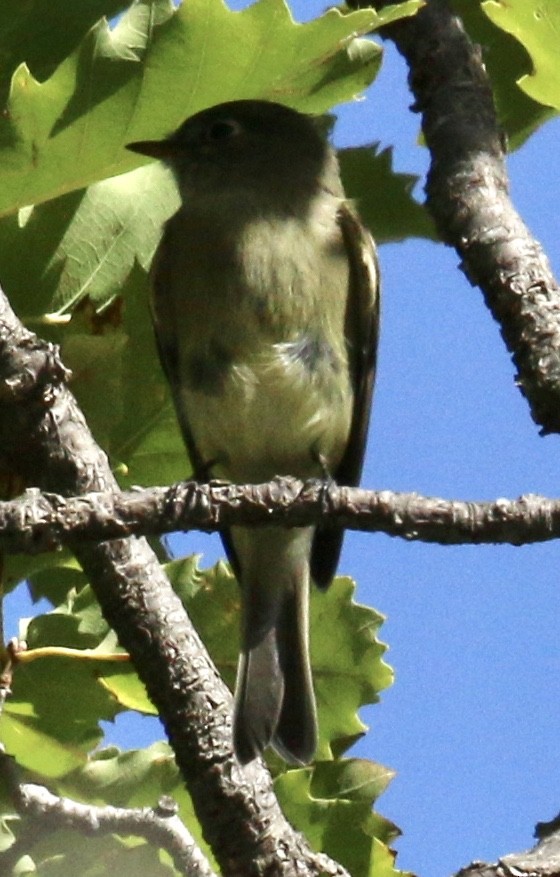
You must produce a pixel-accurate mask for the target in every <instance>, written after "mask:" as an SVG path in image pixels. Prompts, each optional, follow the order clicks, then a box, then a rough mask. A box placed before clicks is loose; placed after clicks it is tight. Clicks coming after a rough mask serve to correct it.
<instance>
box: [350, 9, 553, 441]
mask: <svg viewBox="0 0 560 877" xmlns="http://www.w3.org/2000/svg"><path fill="white" fill-rule="evenodd" d="M350 5H351V6H353V7H356V6H368V5H374V6H382V5H385V3H379V2H377V3H371V2H367V0H350ZM384 35H386V36H388V37H390V38H391V39H393V40H394V42H395V44H396V46H397V48H398V50H399V51H400V52H401V54H402V55H403V56H404V58H405V59H406V61H407V63H408V65H409V69H410V73H409V84H410V87H411V89H412V91H413V93H414V96H415V99H416V102H415V107H414V109H416V111H418V112H420V113H421V114H422V131H423V133H424V137H425V139H426V144H427V146H428V148H429V150H430V155H431V159H432V161H431V167H430V171H429V174H428V179H427V184H426V194H427V206H428V208H429V210H430V212H431V213H432V215H433V217H434V219H435V222H436V225H437V228H438V230H439V233H440V235H441V237H442V239H443V240H444V241H445V242H446V243H448V244H450V245H451V246H453V247H455V249H456V250H457V252H458V253H459V255H460V256H461V259H462V268H463V271H464V272H465V274H466V276H467V277H468V279H469V280H470V282H471V283H472V284H473V285H478V286H479V287H480V289H481V290H482V292H483V294H484V298H485V301H486V304H487V306H488V308H489V309H490V311H491V313H492V315H493V317H494V318H495V319H496V320H497V322H498V323H499V326H500V329H501V333H502V336H503V338H504V340H505V342H506V345H507V348H508V350H509V352H510V353H511V355H512V359H513V362H514V364H515V366H516V368H517V370H518V375H517V382H518V384H519V387H520V389H521V391H522V393H523V394H524V395H525V397H526V398H527V401H528V402H529V406H530V409H531V415H532V417H533V420H534V421H535V422H536V423H537V424H539V425H540V426H541V427H542V430H541V431H542V433H550V432H558V431H560V289H559V287H558V284H557V282H556V280H555V279H554V277H553V275H552V271H551V268H550V264H549V262H548V259H547V258H546V256H545V254H544V253H543V250H542V248H541V246H540V244H539V243H538V241H536V240H535V238H534V237H533V236H532V235H531V233H530V231H529V230H528V229H527V227H526V226H525V225H524V223H523V222H522V220H521V218H520V216H519V215H518V213H517V211H516V210H515V208H514V206H513V204H512V202H511V200H510V198H509V194H508V179H507V173H506V168H505V162H504V149H503V136H502V133H501V131H500V129H499V126H498V122H497V118H496V113H495V110H494V104H493V98H492V90H491V85H490V81H489V79H488V76H487V73H486V70H485V67H484V64H483V61H482V55H481V51H480V47H478V46H475V45H473V43H471V41H470V40H469V38H468V36H467V34H466V33H465V31H464V28H463V25H462V23H461V21H460V19H459V18H458V17H457V16H456V15H454V14H453V12H452V11H451V9H450V8H449V5H448V3H447V2H445V0H428V2H427V5H426V6H425V7H424V8H423V9H421V10H420V11H419V12H418V14H417V15H415V16H413V17H412V18H408V19H403V20H402V21H398V22H395V23H394V24H392V25H389V26H388V27H386V28H385V29H384Z"/></svg>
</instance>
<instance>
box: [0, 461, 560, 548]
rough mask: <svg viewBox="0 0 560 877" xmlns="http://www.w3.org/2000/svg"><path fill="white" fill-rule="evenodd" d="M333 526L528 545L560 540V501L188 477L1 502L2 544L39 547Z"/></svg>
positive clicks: (425, 538)
mask: <svg viewBox="0 0 560 877" xmlns="http://www.w3.org/2000/svg"><path fill="white" fill-rule="evenodd" d="M320 522H321V523H323V524H325V523H329V524H334V525H336V526H339V527H344V528H345V529H348V530H361V531H367V532H382V533H386V534H387V535H389V536H400V537H402V538H404V539H407V540H410V541H413V540H414V541H421V542H436V543H439V544H440V545H471V544H488V543H491V544H504V543H505V544H509V545H522V544H523V545H525V544H529V543H533V542H546V541H549V540H551V539H558V538H559V537H560V500H556V499H547V498H546V497H543V496H536V495H533V494H528V495H526V496H522V497H520V498H519V499H517V500H508V499H498V500H496V501H494V502H469V501H459V500H445V499H439V498H437V497H425V496H419V495H418V494H416V493H393V492H392V491H389V490H383V491H373V490H363V489H361V488H357V487H338V486H337V485H336V484H324V483H321V482H318V481H307V482H302V481H298V480H297V479H295V478H276V479H274V480H273V481H271V482H269V483H267V484H253V485H251V484H249V485H235V484H221V483H217V482H213V483H210V484H198V483H197V482H194V481H187V482H181V483H179V484H175V485H172V486H171V487H152V488H147V489H145V490H133V491H128V492H123V493H111V492H107V493H89V494H86V495H84V496H78V497H71V498H65V497H63V496H59V495H57V494H44V493H40V492H39V491H37V490H36V489H31V490H28V491H26V492H25V494H24V495H23V496H22V497H21V498H19V499H17V500H14V501H12V502H3V503H0V547H1V548H3V549H4V550H9V551H11V552H16V551H23V552H29V553H36V552H40V551H49V550H52V549H54V548H57V547H59V546H61V545H65V544H66V545H70V547H72V545H74V544H76V543H80V542H82V543H83V542H91V541H101V540H106V539H115V538H117V537H124V536H131V535H136V536H138V535H144V536H148V535H152V536H154V535H160V534H162V533H170V532H173V531H175V530H189V529H193V528H196V529H200V530H208V531H211V530H219V529H220V528H222V527H226V526H227V527H231V526H234V525H241V524H244V525H246V524H250V525H254V526H259V525H260V526H265V525H270V524H272V523H274V524H280V525H282V526H286V527H306V526H309V525H310V524H317V523H320Z"/></svg>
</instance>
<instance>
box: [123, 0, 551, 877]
mask: <svg viewBox="0 0 560 877" xmlns="http://www.w3.org/2000/svg"><path fill="white" fill-rule="evenodd" d="M230 5H231V6H235V8H240V7H241V6H246V5H248V4H247V2H237V3H230ZM291 5H292V9H293V10H294V14H295V17H296V19H298V20H303V19H304V18H308V17H311V16H313V15H316V14H318V13H319V12H321V11H322V9H323V7H324V3H323V2H316V0H295V2H292V4H291ZM410 103H411V97H410V95H409V93H408V90H407V87H406V68H405V66H404V64H403V62H402V61H401V60H400V59H399V58H398V56H397V54H396V52H395V51H394V50H393V49H392V46H391V45H390V44H387V46H386V57H385V61H384V65H383V69H382V72H381V73H380V75H379V77H378V79H377V80H376V82H375V83H374V85H373V87H372V88H371V89H370V90H369V92H368V94H367V96H366V98H365V100H364V101H362V102H357V103H354V104H352V105H350V106H346V107H343V108H341V109H340V115H339V123H338V125H337V127H336V130H335V142H336V143H337V145H350V144H352V145H357V144H361V143H367V142H371V141H380V142H381V144H382V146H388V145H393V146H394V148H395V164H396V166H397V169H398V170H400V171H403V172H412V173H417V174H420V175H422V174H424V173H425V171H426V168H427V163H428V155H427V152H426V150H424V149H422V148H421V147H419V146H417V135H418V117H417V116H415V115H413V114H411V113H410V112H409V110H408V107H409V105H410ZM559 139H560V122H559V121H558V120H554V121H552V122H549V123H547V125H546V126H545V127H544V128H543V129H541V130H540V131H539V132H538V133H537V134H536V135H534V136H533V137H532V138H531V139H530V140H529V142H528V143H527V144H526V145H525V146H524V147H523V148H522V149H521V150H520V151H519V152H518V153H516V154H515V155H513V156H511V158H510V161H509V168H510V177H511V188H512V194H513V198H514V201H515V203H516V205H517V207H518V209H519V210H520V212H521V214H522V216H523V217H524V219H525V221H526V222H527V223H528V225H529V226H530V227H531V229H532V230H533V232H534V233H535V235H536V237H537V238H538V239H539V240H540V241H541V242H542V243H543V245H544V247H545V249H546V251H547V252H548V253H549V255H550V256H552V257H554V256H555V253H556V251H557V244H558V221H557V202H558V194H559V191H558V190H559V184H558V176H557V172H556V164H557V153H558V143H559ZM418 195H419V197H421V186H419V188H418ZM382 197H383V196H382V193H380V198H382ZM380 258H381V266H382V271H383V293H384V298H383V314H382V337H381V349H380V364H379V372H378V381H377V388H376V396H375V402H374V417H373V424H372V429H371V434H370V439H369V448H368V457H367V465H366V469H365V473H364V477H363V484H364V485H365V486H367V487H371V488H375V489H382V488H387V489H393V490H406V491H408V490H415V491H418V492H420V493H425V494H430V495H439V496H443V497H447V498H460V499H494V498H497V497H500V496H505V497H516V496H518V495H519V494H521V493H524V492H525V493H526V492H533V493H539V492H540V493H544V494H546V495H549V496H555V495H557V494H558V493H559V487H558V481H559V478H558V474H557V468H558V467H557V457H558V450H559V447H558V443H559V439H558V437H556V436H549V437H547V438H544V439H543V438H540V437H539V435H538V430H537V428H536V427H535V425H534V424H533V423H532V421H531V418H530V415H529V410H528V406H527V405H526V403H525V402H524V400H523V398H522V396H521V394H520V393H519V391H518V390H517V388H516V387H515V385H514V370H513V366H512V365H511V362H510V360H509V357H508V354H507V351H506V350H505V347H504V344H503V342H502V341H501V338H500V335H499V331H498V328H497V326H496V325H495V324H494V323H493V321H492V318H491V316H490V314H489V312H488V311H487V310H486V308H485V306H484V303H483V300H482V295H481V293H480V292H479V291H478V290H477V289H473V288H471V287H470V285H469V284H468V283H467V281H466V280H465V279H464V277H463V275H462V274H461V273H460V271H459V270H458V269H457V264H458V257H457V255H456V254H455V253H454V252H453V251H452V250H450V249H449V248H445V247H443V245H437V244H432V243H429V242H423V241H416V240H413V241H407V242H405V243H402V244H395V245H386V246H383V247H382V248H381V251H380ZM552 261H553V266H554V268H555V269H556V271H557V272H558V270H560V265H559V264H558V258H556V264H554V258H553V259H552ZM201 539H202V541H201ZM180 544H181V548H182V551H183V552H187V551H193V550H206V548H207V546H208V547H209V551H208V553H207V560H208V562H209V563H210V562H212V561H213V560H214V559H215V558H216V557H217V556H218V555H219V546H218V542H217V539H209V538H208V537H200V538H198V537H196V536H192V535H191V536H189V537H188V539H184V540H183V539H182V540H181V543H180ZM174 545H175V546H176V545H177V540H176V541H175V542H174ZM558 566H559V549H558V546H556V545H554V544H549V545H541V546H531V547H525V548H509V547H499V548H496V547H489V546H484V547H438V546H433V545H432V546H430V545H421V544H408V543H406V542H404V541H402V540H397V539H390V538H388V537H386V536H383V535H378V536H374V537H371V536H367V535H365V534H349V535H348V537H347V540H346V547H345V551H344V555H343V559H342V563H341V566H340V569H341V572H344V573H349V574H351V575H353V576H354V577H355V578H356V580H357V582H358V599H359V601H360V602H363V603H366V604H369V605H372V606H375V607H376V608H377V609H378V610H379V611H381V612H382V613H384V614H385V615H387V622H386V624H385V625H384V627H383V628H382V634H381V635H382V638H383V639H384V640H385V642H387V643H388V644H389V646H390V651H389V653H388V660H389V662H390V663H391V664H392V665H393V666H394V668H395V670H396V682H395V685H394V687H393V688H392V689H391V690H389V691H387V692H386V693H385V694H384V695H383V698H382V701H381V704H379V705H376V706H375V707H372V708H370V709H368V710H365V711H364V719H365V720H366V721H367V722H368V724H369V725H370V732H369V733H368V735H367V736H366V737H365V739H364V740H363V741H362V742H361V743H360V744H359V745H358V746H357V747H356V749H355V750H354V751H355V754H358V755H362V756H367V757H369V758H373V759H375V760H377V761H380V762H382V763H384V764H387V765H389V766H390V767H392V768H393V769H395V770H396V771H397V777H396V779H395V780H394V781H393V783H392V785H391V787H390V788H389V790H388V791H387V792H386V793H385V794H384V795H383V796H382V798H381V799H380V800H379V802H378V809H379V811H380V812H382V813H383V814H384V815H386V816H387V817H389V818H390V819H392V820H393V821H394V822H396V823H397V824H398V825H399V826H400V827H401V829H402V831H403V833H404V835H403V837H402V838H401V839H400V840H399V842H398V843H397V849H398V851H399V857H398V859H397V864H398V865H399V866H400V867H401V868H403V869H410V870H412V871H414V872H416V873H417V874H419V875H422V877H444V875H446V874H450V873H452V872H455V871H457V870H458V869H459V868H460V867H462V866H465V865H467V864H468V863H469V862H470V861H471V860H473V859H482V860H488V861H493V860H495V859H497V858H498V857H499V856H501V855H504V854H506V853H508V852H512V851H515V850H520V849H524V848H526V847H528V846H530V845H531V843H532V838H531V833H532V828H533V825H534V824H535V823H536V822H537V821H539V820H547V819H550V818H552V816H554V815H555V813H556V812H557V810H558V809H559V806H560V796H559V794H558V792H559V784H558V779H557V778H558V776H560V752H559V749H558V746H557V738H558V719H559V707H558V704H559V703H560V649H559V646H558V633H557V627H558V622H557V619H558V617H559V615H560V588H559V587H558V582H557V568H558ZM108 734H109V737H110V739H111V740H114V741H115V742H118V743H119V744H120V745H123V746H134V745H145V744H146V742H148V737H149V738H150V739H152V735H155V736H156V737H159V736H160V735H161V731H160V728H159V726H156V725H155V724H154V723H152V722H149V721H145V722H140V723H139V722H136V723H134V724H131V723H130V722H129V721H128V720H124V721H122V720H120V721H119V722H118V723H117V725H116V726H115V727H114V728H113V727H112V726H109V727H108Z"/></svg>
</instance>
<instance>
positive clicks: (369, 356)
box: [311, 202, 379, 588]
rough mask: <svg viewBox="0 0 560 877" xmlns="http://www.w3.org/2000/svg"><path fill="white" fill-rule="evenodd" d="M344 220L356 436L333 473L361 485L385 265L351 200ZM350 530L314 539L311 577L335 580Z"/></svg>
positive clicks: (323, 583) (321, 530) (324, 583)
mask: <svg viewBox="0 0 560 877" xmlns="http://www.w3.org/2000/svg"><path fill="white" fill-rule="evenodd" d="M338 222H339V225H340V229H341V232H342V237H343V239H344V244H345V246H346V252H347V254H348V262H349V266H350V279H349V292H348V306H347V312H346V337H347V338H348V339H349V362H350V369H351V374H352V382H353V388H354V408H353V413H352V424H351V427H350V435H349V438H348V443H347V445H346V450H345V452H344V455H343V457H342V459H341V461H340V463H339V465H338V466H337V469H336V471H335V472H332V473H331V474H332V476H333V478H334V480H335V481H336V482H337V484H343V485H349V486H355V485H357V484H358V483H359V480H360V476H361V473H362V466H363V461H364V453H365V446H366V440H367V433H368V426H369V419H370V412H371V400H372V394H373V384H374V380H375V367H376V361H377V339H378V335H379V268H378V262H377V253H376V249H375V244H374V242H373V238H372V237H371V235H370V233H369V232H368V231H367V229H365V228H364V226H363V225H362V223H361V222H360V219H359V217H358V216H357V214H356V213H355V212H354V210H353V209H352V206H351V205H350V204H349V203H347V202H345V203H344V204H343V205H342V207H341V208H340V210H339V214H338ZM343 538H344V531H343V530H341V529H339V528H335V527H318V528H317V530H316V533H315V538H314V540H313V549H312V554H311V575H312V577H313V579H314V581H315V583H316V584H317V585H318V586H319V587H320V588H326V587H328V585H329V584H330V583H331V581H332V579H333V577H334V575H335V573H336V567H337V565H338V559H339V555H340V550H341V548H342V540H343Z"/></svg>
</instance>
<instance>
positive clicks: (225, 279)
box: [127, 100, 379, 765]
mask: <svg viewBox="0 0 560 877" xmlns="http://www.w3.org/2000/svg"><path fill="white" fill-rule="evenodd" d="M127 148H128V149H130V150H132V151H134V152H136V153H140V154H142V155H144V156H150V157H152V158H156V159H160V160H163V161H164V162H165V163H166V164H167V165H168V166H169V167H170V169H171V171H172V172H173V175H174V178H175V181H176V184H177V187H178V191H179V195H180V207H179V209H178V210H177V212H176V213H175V214H174V215H173V216H172V217H171V218H170V219H169V220H168V221H167V223H166V224H165V226H164V229H163V235H162V238H161V242H160V244H159V246H158V248H157V250H156V254H155V257H154V261H153V265H152V268H151V275H150V276H151V284H150V285H151V297H150V306H151V314H152V321H153V326H154V331H155V338H156V343H157V348H158V351H159V357H160V361H161V365H162V367H163V371H164V373H165V375H166V377H167V380H168V383H169V386H170V389H171V394H172V397H173V400H174V404H175V408H176V413H177V418H178V422H179V425H180V428H181V432H182V435H183V439H184V443H185V445H186V449H187V452H188V455H189V458H190V461H191V465H192V467H193V471H194V473H195V477H197V478H198V479H199V480H205V481H207V480H210V479H219V480H226V481H228V482H231V483H238V484H245V483H261V482H267V481H269V480H271V479H273V478H274V477H276V476H282V475H287V476H293V477H296V478H300V479H321V480H322V481H329V480H334V482H336V483H337V484H339V485H357V484H358V483H359V480H360V477H361V470H362V465H363V458H364V449H365V444H366V437H367V432H368V424H369V419H370V409H371V399H372V392H373V383H374V376H375V366H376V352H377V339H378V325H379V269H378V262H377V256H376V249H375V244H374V241H373V239H372V237H371V234H370V233H369V232H368V231H367V230H366V228H365V227H364V226H363V224H362V222H361V220H360V219H359V216H358V213H357V211H356V209H355V207H354V205H353V203H352V202H351V201H349V200H348V199H347V198H346V196H345V194H344V190H343V187H342V183H341V179H340V172H339V165H338V160H337V155H336V152H335V150H334V148H333V147H332V146H331V145H330V143H329V141H328V138H327V137H326V135H325V124H324V119H323V118H322V117H316V116H311V115H307V114H304V113H301V112H299V111H298V110H295V109H293V108H291V107H289V106H285V105H283V104H280V103H275V102H272V101H265V100H236V101H230V102H227V103H222V104H218V105H215V106H212V107H209V108H206V109H203V110H202V111H200V112H197V113H196V114H195V115H192V116H190V117H189V118H188V119H187V120H186V121H185V122H184V123H183V124H181V125H180V127H179V128H178V129H177V130H176V131H175V132H174V133H172V134H171V135H169V136H167V137H165V138H163V139H159V140H143V141H136V142H134V143H130V144H128V146H127ZM221 537H222V541H223V543H224V547H225V551H226V554H227V557H228V559H229V561H230V563H231V566H232V569H233V571H234V573H235V575H236V577H237V579H238V582H239V585H240V592H241V649H240V656H239V662H238V670H237V679H236V686H235V697H234V709H233V748H234V751H235V754H236V756H237V759H238V761H239V762H240V763H241V764H243V765H244V764H247V763H249V762H251V761H252V760H253V759H254V758H257V757H258V756H260V755H262V754H263V752H264V751H265V750H266V749H267V748H268V747H271V748H272V749H273V750H274V751H275V752H276V753H277V754H278V755H280V756H281V757H282V758H283V759H285V761H286V762H287V763H288V764H291V765H304V764H307V763H309V762H310V761H311V760H312V759H313V757H314V755H315V752H316V748H317V740H318V731H317V710H316V699H315V694H314V687H313V679H312V672H311V665H310V658H309V633H308V601H309V588H310V582H311V580H313V582H314V583H315V585H316V586H318V587H319V588H320V589H325V588H327V587H328V586H329V584H330V583H331V581H332V579H333V577H334V575H335V573H336V569H337V565H338V561H339V555H340V551H341V546H342V540H343V530H342V529H340V528H337V527H336V526H333V525H329V524H328V523H326V524H319V525H317V526H307V527H299V528H289V529H288V528H285V527H282V526H278V525H267V526H259V527H249V526H241V525H239V526H237V525H236V526H232V527H231V528H228V529H227V530H223V531H222V532H221ZM333 636H336V634H335V633H334V634H333Z"/></svg>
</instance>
